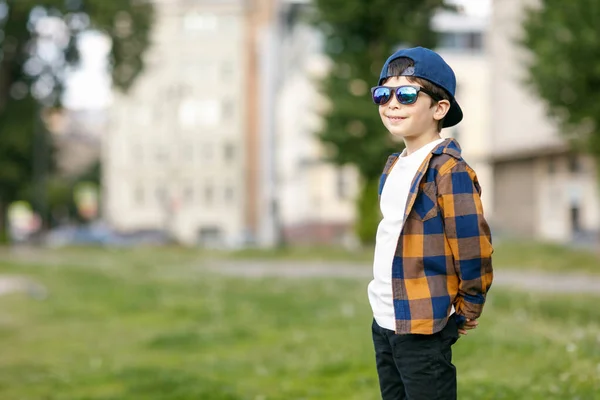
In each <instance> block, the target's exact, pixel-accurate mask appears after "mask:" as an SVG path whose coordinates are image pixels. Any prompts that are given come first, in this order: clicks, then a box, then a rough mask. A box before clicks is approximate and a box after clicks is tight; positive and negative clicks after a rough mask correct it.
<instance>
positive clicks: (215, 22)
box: [183, 12, 219, 32]
mask: <svg viewBox="0 0 600 400" xmlns="http://www.w3.org/2000/svg"><path fill="white" fill-rule="evenodd" d="M218 26H219V17H217V16H216V15H214V14H202V13H198V12H193V13H189V14H186V15H185V16H184V17H183V29H185V30H186V31H188V32H202V31H204V32H212V31H216V30H217V27H218Z"/></svg>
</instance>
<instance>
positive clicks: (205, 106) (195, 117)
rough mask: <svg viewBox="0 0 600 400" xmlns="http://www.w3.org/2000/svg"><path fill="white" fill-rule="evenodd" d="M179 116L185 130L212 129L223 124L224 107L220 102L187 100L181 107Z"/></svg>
mask: <svg viewBox="0 0 600 400" xmlns="http://www.w3.org/2000/svg"><path fill="white" fill-rule="evenodd" d="M178 114H179V124H180V125H181V127H183V128H194V127H197V126H206V127H212V126H217V125H218V124H219V123H220V122H221V119H222V115H223V107H222V106H221V103H220V102H219V101H218V100H193V99H185V100H183V101H182V102H181V103H180V105H179V112H178Z"/></svg>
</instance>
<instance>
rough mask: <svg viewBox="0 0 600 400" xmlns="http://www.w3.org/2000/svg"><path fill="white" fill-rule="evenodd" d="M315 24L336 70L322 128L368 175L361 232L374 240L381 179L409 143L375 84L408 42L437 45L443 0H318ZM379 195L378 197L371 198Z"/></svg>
mask: <svg viewBox="0 0 600 400" xmlns="http://www.w3.org/2000/svg"><path fill="white" fill-rule="evenodd" d="M314 3H315V6H316V15H315V24H316V26H317V27H318V28H319V29H320V30H321V31H322V32H323V35H324V39H325V53H326V54H327V56H328V57H329V58H330V60H331V61H332V69H331V73H330V74H329V76H328V77H327V78H325V80H324V81H323V82H322V90H323V92H324V94H325V95H326V96H327V97H328V98H329V100H330V108H329V110H328V112H327V113H326V115H325V116H324V117H325V125H324V128H323V130H322V132H321V133H320V134H319V137H320V139H321V141H322V142H323V143H324V144H325V145H326V147H327V149H328V151H329V152H330V156H331V160H332V161H333V162H335V163H336V164H339V165H342V164H352V165H354V166H356V167H357V168H358V171H359V172H360V175H361V178H362V180H363V183H362V184H363V187H362V189H361V190H362V193H361V194H360V196H359V199H358V204H357V210H358V214H359V216H358V221H357V229H356V230H357V234H358V236H359V238H360V240H361V242H363V243H372V242H373V241H374V240H375V232H376V230H377V222H376V221H377V220H378V219H379V217H378V215H379V214H378V213H379V210H378V207H377V205H378V203H377V201H376V200H377V192H376V190H374V189H373V188H377V181H378V179H379V176H380V174H381V171H382V169H383V166H384V165H385V162H386V160H387V157H388V156H389V155H390V154H391V153H393V152H396V151H399V150H400V149H401V148H402V146H403V144H402V143H401V142H394V141H393V140H392V137H391V135H390V134H389V133H388V132H387V131H386V130H385V128H384V126H383V124H382V123H381V120H380V118H379V114H378V111H377V107H376V106H375V105H374V104H373V103H372V101H371V98H370V88H371V87H372V86H375V85H376V84H377V81H378V78H379V73H380V72H381V67H382V66H383V63H384V62H385V60H386V59H387V57H389V55H390V54H392V53H393V51H395V50H397V49H398V48H399V47H401V46H403V45H404V47H408V46H424V47H433V46H434V45H435V44H436V34H435V33H434V32H432V30H431V29H430V20H431V17H432V16H433V13H434V12H435V11H436V10H438V9H440V8H442V7H445V8H449V7H447V6H444V4H443V3H444V2H443V0H395V1H388V0H315V1H314ZM370 198H373V199H374V200H373V201H369V199H370Z"/></svg>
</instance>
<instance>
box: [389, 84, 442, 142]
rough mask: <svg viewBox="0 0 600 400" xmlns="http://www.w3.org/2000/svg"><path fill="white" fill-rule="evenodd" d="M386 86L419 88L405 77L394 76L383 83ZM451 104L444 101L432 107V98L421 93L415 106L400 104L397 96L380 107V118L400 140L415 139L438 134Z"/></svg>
mask: <svg viewBox="0 0 600 400" xmlns="http://www.w3.org/2000/svg"><path fill="white" fill-rule="evenodd" d="M383 85H384V86H391V87H397V86H403V85H412V86H419V85H418V84H417V83H416V82H415V83H413V82H410V81H409V80H408V79H407V78H406V77H405V76H392V77H389V78H387V79H386V80H385V81H384V82H383ZM449 108H450V103H449V102H448V101H447V100H442V101H440V102H438V103H437V104H436V105H434V106H431V97H429V96H428V95H427V94H425V93H423V92H420V93H419V97H418V98H417V101H416V102H414V103H413V104H400V103H399V102H398V99H397V98H396V96H395V95H394V96H392V98H391V99H390V101H388V102H387V103H386V104H384V105H382V106H379V116H380V117H381V121H383V125H384V126H385V127H386V128H387V130H388V131H389V132H390V133H391V134H392V135H394V136H395V137H399V138H414V137H418V136H421V135H423V134H425V133H429V132H431V131H432V130H434V131H435V132H437V123H438V121H439V120H440V119H441V118H443V117H444V115H446V113H447V112H448V109H449Z"/></svg>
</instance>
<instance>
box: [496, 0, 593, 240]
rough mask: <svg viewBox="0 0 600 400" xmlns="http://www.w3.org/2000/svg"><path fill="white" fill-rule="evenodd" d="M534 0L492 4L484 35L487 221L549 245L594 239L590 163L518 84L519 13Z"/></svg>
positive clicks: (521, 63) (521, 75) (524, 56)
mask: <svg viewBox="0 0 600 400" xmlns="http://www.w3.org/2000/svg"><path fill="white" fill-rule="evenodd" d="M528 6H539V2H538V1H536V0H502V1H499V0H498V1H494V2H493V18H492V24H491V31H490V37H489V43H488V44H489V49H490V56H491V59H492V60H493V63H492V64H491V76H493V79H492V80H491V85H490V91H489V93H490V96H491V112H492V114H491V115H492V118H491V120H490V132H491V146H492V149H493V153H492V155H493V165H494V168H493V169H494V178H493V180H494V186H495V188H494V200H493V203H494V213H493V216H494V218H493V223H494V226H495V228H496V230H497V231H498V232H506V233H508V234H516V235H520V236H524V237H531V238H537V239H544V240H551V241H556V242H563V243H565V242H570V241H574V240H575V241H593V240H594V239H593V237H594V235H595V234H597V232H598V231H600V200H599V193H600V192H599V188H598V177H597V174H596V167H595V165H594V163H593V161H592V160H591V159H590V158H589V157H587V156H586V155H584V154H577V153H573V152H571V151H570V150H569V147H568V146H567V144H566V142H565V141H564V140H563V137H562V136H561V134H560V131H559V126H558V124H557V123H556V122H555V121H553V120H552V118H550V117H548V116H547V114H546V109H545V107H544V104H543V102H542V101H541V100H540V99H539V98H537V97H536V94H535V93H534V92H533V89H531V88H529V87H527V86H526V85H525V83H524V82H525V81H526V69H525V68H526V65H527V61H528V57H529V54H528V53H527V51H526V50H525V49H523V48H521V47H520V46H519V45H518V39H519V38H520V37H521V35H522V30H521V24H522V22H523V17H524V8H525V7H528Z"/></svg>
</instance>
